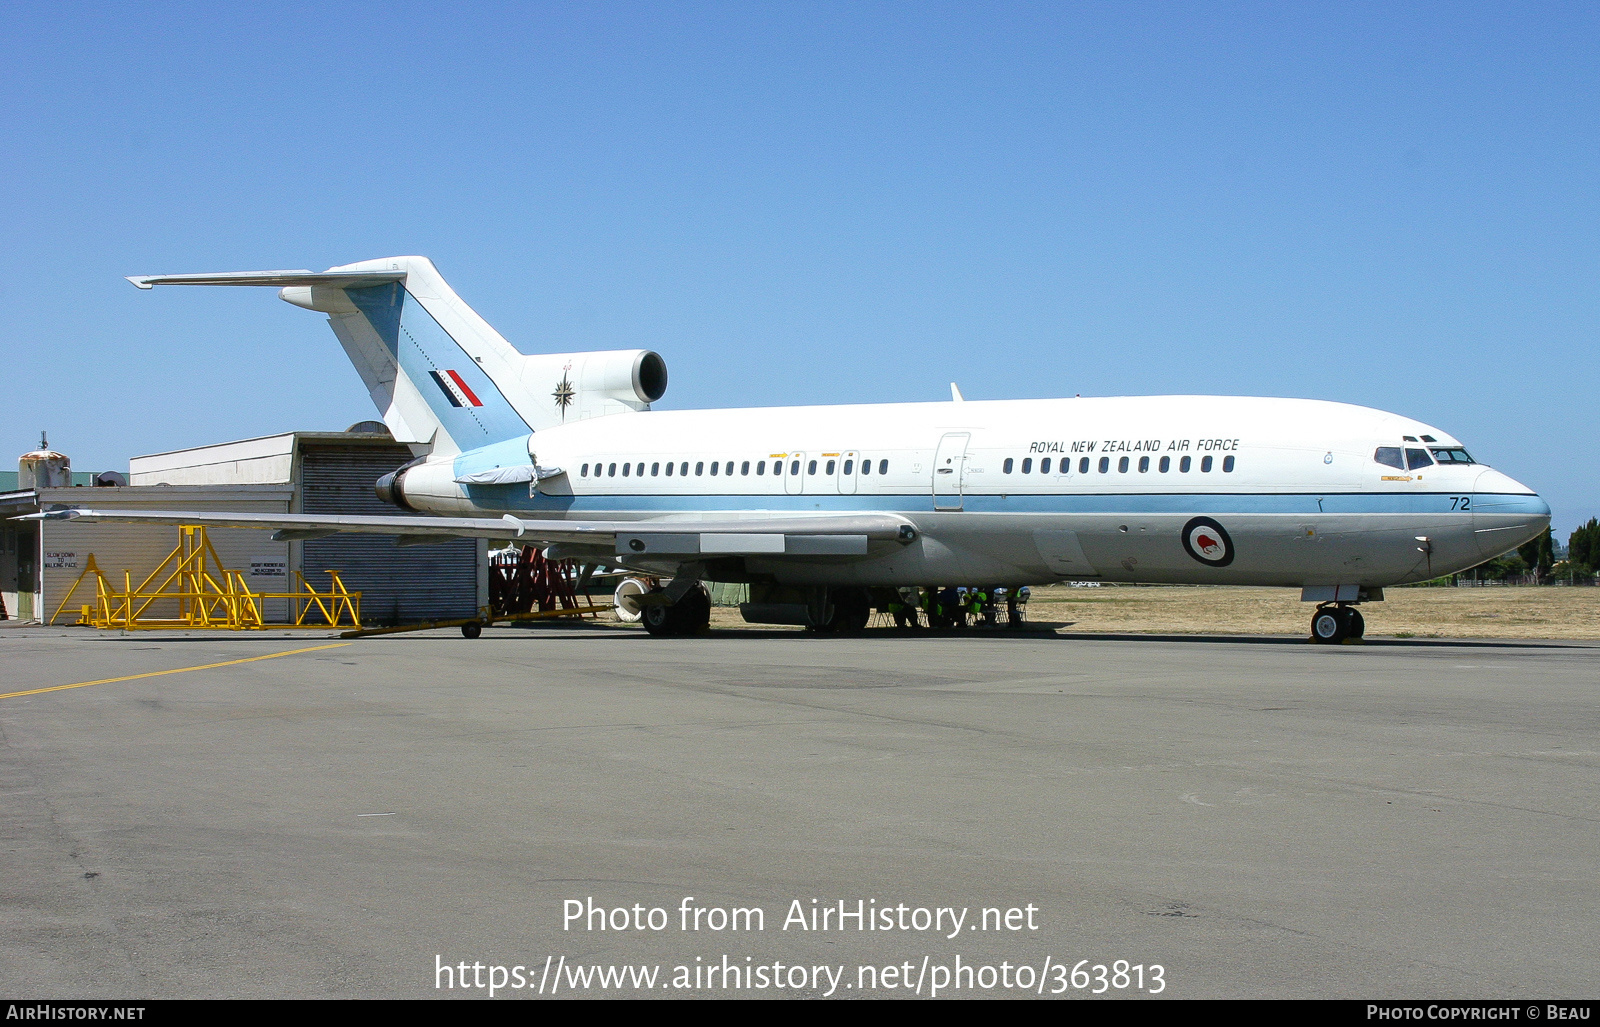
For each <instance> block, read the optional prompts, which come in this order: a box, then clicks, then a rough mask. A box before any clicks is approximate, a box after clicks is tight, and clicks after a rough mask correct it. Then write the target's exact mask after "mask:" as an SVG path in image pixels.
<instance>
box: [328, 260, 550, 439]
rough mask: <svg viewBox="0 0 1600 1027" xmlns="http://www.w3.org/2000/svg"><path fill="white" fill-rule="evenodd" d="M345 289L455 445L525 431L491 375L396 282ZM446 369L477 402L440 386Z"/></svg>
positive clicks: (523, 423)
mask: <svg viewBox="0 0 1600 1027" xmlns="http://www.w3.org/2000/svg"><path fill="white" fill-rule="evenodd" d="M344 292H345V295H346V296H349V297H350V302H352V303H354V304H355V305H356V307H357V309H359V310H360V311H361V313H362V314H364V315H366V318H367V321H368V322H369V323H371V325H372V328H373V330H374V331H376V332H377V333H378V337H379V338H381V339H382V340H383V344H384V345H385V346H387V347H389V351H390V352H391V353H393V354H394V357H395V360H396V361H397V362H398V363H399V364H400V370H401V371H402V372H404V374H405V375H406V377H407V378H409V379H411V384H413V385H415V386H416V387H417V391H418V392H420V393H421V394H422V398H423V400H424V401H425V402H426V403H427V404H428V409H429V410H430V411H432V412H433V416H434V417H436V418H437V419H438V421H439V424H440V425H442V426H443V427H444V430H445V431H447V432H449V433H450V437H451V438H452V439H454V440H455V443H456V445H457V446H459V447H461V448H462V449H463V450H467V449H476V448H477V447H479V446H485V445H489V444H490V443H495V442H503V441H505V440H506V439H511V438H515V437H517V436H519V435H526V434H528V432H529V430H530V429H529V427H528V424H527V422H525V421H524V420H523V419H522V418H521V416H519V415H518V414H517V412H516V410H515V409H513V407H512V406H511V403H510V402H509V401H508V400H507V399H506V397H505V396H504V395H503V394H502V393H501V392H500V389H499V387H498V386H497V385H495V383H494V380H493V379H491V378H490V377H489V376H488V374H486V373H485V372H484V370H483V368H481V367H479V366H478V362H477V361H476V360H474V359H472V356H471V355H470V354H469V353H467V351H466V350H464V349H462V348H461V344H460V343H458V342H456V340H455V339H454V338H452V337H451V336H450V333H449V332H447V331H445V330H444V328H443V327H442V326H441V325H440V324H439V322H438V321H436V320H434V318H433V315H432V314H430V313H428V310H427V308H426V307H424V306H423V305H422V304H421V303H420V302H418V300H417V299H416V297H414V296H412V295H411V294H410V293H409V292H407V291H406V290H405V289H403V288H401V286H400V284H399V283H398V282H396V283H393V284H390V285H374V286H370V287H368V288H365V289H346V290H345V291H344ZM446 371H454V372H455V373H456V374H458V375H460V376H461V380H462V381H464V382H466V383H467V388H469V389H471V390H472V393H473V395H474V396H476V397H477V398H478V401H479V402H480V403H481V404H482V406H470V405H463V404H461V403H460V402H458V401H457V400H456V399H455V397H454V396H453V395H452V394H451V393H450V391H449V389H447V388H446V387H445V384H444V373H445V372H446Z"/></svg>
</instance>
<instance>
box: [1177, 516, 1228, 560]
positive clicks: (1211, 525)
mask: <svg viewBox="0 0 1600 1027" xmlns="http://www.w3.org/2000/svg"><path fill="white" fill-rule="evenodd" d="M1183 551H1184V552H1186V553H1188V554H1189V555H1190V556H1192V557H1194V558H1195V559H1196V560H1199V561H1200V562H1201V563H1203V564H1205V565H1206V566H1207V567H1226V566H1228V564H1230V563H1232V562H1233V539H1231V538H1229V537H1228V532H1227V531H1226V530H1225V529H1224V528H1223V527H1222V525H1220V524H1218V523H1217V522H1216V521H1214V520H1212V519H1211V518H1209V517H1196V518H1194V519H1192V520H1191V521H1189V523H1188V524H1185V525H1184V526H1183Z"/></svg>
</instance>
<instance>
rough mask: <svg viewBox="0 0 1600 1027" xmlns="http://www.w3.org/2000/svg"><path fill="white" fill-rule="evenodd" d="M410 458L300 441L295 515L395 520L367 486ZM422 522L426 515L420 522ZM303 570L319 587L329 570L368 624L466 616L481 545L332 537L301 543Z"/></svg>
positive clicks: (390, 449) (399, 449) (393, 451)
mask: <svg viewBox="0 0 1600 1027" xmlns="http://www.w3.org/2000/svg"><path fill="white" fill-rule="evenodd" d="M410 460H411V451H410V450H409V449H407V448H406V447H405V446H402V445H393V446H374V445H359V446H340V445H338V444H330V445H322V444H317V445H312V444H309V443H304V442H303V443H302V446H301V456H300V487H301V512H302V513H315V514H373V515H379V516H389V517H393V516H395V515H396V514H397V513H399V512H400V511H397V510H396V509H395V508H394V507H392V506H387V505H385V504H384V503H383V502H382V501H381V500H379V499H378V497H377V495H376V494H374V492H373V483H374V482H376V481H377V480H378V479H379V478H380V477H382V476H383V475H385V474H388V473H389V472H390V471H392V470H394V469H395V468H397V467H399V466H401V465H402V464H405V463H407V462H409V461H410ZM418 519H419V520H421V521H424V522H425V521H426V520H427V519H426V518H424V517H419V518H418ZM301 546H302V549H301V552H302V556H301V569H302V570H301V572H302V573H303V574H305V576H306V580H307V581H310V582H311V583H312V584H313V586H314V587H316V588H318V589H320V588H321V587H322V586H323V585H324V584H326V583H327V580H328V576H327V575H326V574H324V573H323V571H325V570H326V569H328V568H335V569H337V570H338V571H339V576H340V578H341V579H342V580H343V581H344V584H345V587H346V588H348V589H350V590H351V591H352V592H353V591H356V590H358V589H359V590H360V591H361V592H362V596H361V619H362V621H363V622H365V623H368V624H378V623H391V622H392V623H400V622H406V621H417V620H430V619H434V618H439V619H444V618H455V617H471V616H473V615H474V614H475V613H477V610H478V604H479V599H478V591H479V578H480V577H481V576H482V572H481V571H480V569H479V565H480V564H481V563H482V562H483V559H482V556H481V555H480V553H481V550H482V549H483V544H482V543H481V542H479V541H478V540H477V539H470V538H463V539H455V540H452V541H450V542H442V543H439V544H438V545H430V546H406V547H404V548H402V547H400V546H397V545H395V538H394V536H393V535H331V536H329V537H327V538H320V539H310V540H307V541H306V542H303V543H301Z"/></svg>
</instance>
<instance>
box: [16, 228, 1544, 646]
mask: <svg viewBox="0 0 1600 1027" xmlns="http://www.w3.org/2000/svg"><path fill="white" fill-rule="evenodd" d="M129 281H131V282H133V284H135V285H137V286H138V287H139V288H141V289H148V288H151V287H152V286H155V285H252V286H275V287H277V288H279V290H280V292H279V295H280V296H281V297H282V298H283V299H285V300H287V301H288V302H290V303H293V304H295V305H296V306H300V307H305V308H306V309H308V310H315V311H318V312H320V313H324V314H326V315H328V321H329V323H330V324H331V325H332V326H333V330H334V334H336V335H337V336H338V337H339V341H340V342H341V343H342V344H343V345H344V348H345V352H346V353H347V354H349V357H350V359H351V361H352V362H353V363H354V364H355V366H356V369H357V370H358V371H359V372H360V374H361V377H362V380H363V381H364V382H365V383H366V386H367V388H368V390H369V391H370V392H371V395H372V398H373V401H374V402H375V403H376V404H377V406H378V409H379V410H380V411H382V412H383V419H384V422H385V423H386V424H387V425H388V427H389V429H390V431H391V432H392V433H393V435H394V437H395V438H396V439H397V440H399V441H401V442H404V443H407V444H409V445H410V446H411V448H412V451H413V453H414V454H415V455H416V459H415V460H413V461H412V462H410V463H408V464H406V465H405V466H404V467H400V468H397V469H396V470H395V471H394V472H393V473H390V474H387V475H385V476H384V477H383V478H381V479H380V480H379V481H378V482H377V483H376V488H377V491H378V493H379V495H380V496H382V498H383V499H384V500H386V501H388V502H390V503H392V504H394V505H395V506H397V507H400V508H403V509H405V510H409V511H415V512H422V513H427V514H432V515H435V516H434V517H433V518H431V519H425V520H424V519H419V518H417V517H414V516H408V517H402V516H396V517H341V516H332V515H320V516H319V515H280V514H243V513H238V514H217V513H195V512H185V511H170V510H150V511H128V510H118V511H96V510H92V509H76V510H63V511H53V512H50V513H45V514H40V515H35V516H44V517H58V516H59V517H77V518H83V519H86V520H99V521H124V522H146V523H149V522H154V523H170V524H211V525H226V526H234V527H258V528H273V529H278V531H279V535H278V537H280V538H310V537H315V536H318V535H325V534H331V533H334V532H340V531H355V532H375V533H381V534H397V535H411V536H416V535H419V534H426V535H457V536H473V537H478V538H488V539H496V540H505V541H517V542H523V543H535V544H538V545H541V546H547V547H549V555H551V556H553V557H562V558H564V557H573V558H576V559H577V560H578V561H579V562H581V563H583V564H587V565H590V566H596V565H605V566H610V567H621V568H627V569H631V570H634V571H638V572H641V573H643V574H647V575H651V576H655V577H659V578H662V579H669V582H668V584H667V585H666V586H665V588H662V589H660V590H658V591H657V592H655V593H650V594H647V595H645V596H642V597H641V605H642V612H643V614H644V617H643V619H644V622H645V626H646V627H647V628H648V629H649V630H650V631H651V632H652V633H653V634H677V633H689V632H693V631H698V630H700V629H701V628H703V627H704V626H705V625H706V623H707V621H708V618H709V613H710V605H709V600H708V599H707V597H706V594H705V591H704V589H703V588H702V587H701V584H700V583H701V582H706V581H724V582H748V583H749V584H750V588H751V602H750V603H748V604H746V605H745V606H744V607H743V612H744V614H745V617H746V619H747V620H750V621H753V622H756V623H785V624H797V623H798V624H806V625H809V626H811V627H815V628H819V629H839V628H859V627H860V626H862V625H864V624H865V623H866V621H867V617H868V615H869V611H870V609H871V607H872V606H873V605H879V606H882V605H883V604H885V603H887V602H889V601H890V600H891V598H892V597H893V595H894V594H895V589H897V588H898V587H903V586H925V587H930V586H936V585H944V584H952V583H953V584H960V585H968V586H982V587H1011V588H1015V587H1017V586H1021V585H1025V584H1040V583H1044V582H1055V581H1063V580H1083V581H1108V582H1152V583H1157V582H1162V583H1183V584H1214V585H1278V586H1284V587H1292V588H1299V589H1301V598H1302V599H1303V600H1305V601H1307V602H1315V603H1317V604H1318V605H1317V607H1316V612H1315V614H1314V616H1313V619H1312V638H1313V639H1314V640H1316V641H1320V642H1337V641H1340V640H1342V639H1343V638H1345V637H1347V636H1351V635H1356V636H1359V635H1360V634H1361V632H1362V630H1363V621H1362V619H1361V616H1360V614H1359V613H1357V612H1356V611H1355V609H1354V608H1355V606H1356V605H1358V604H1360V603H1362V602H1375V601H1378V600H1381V599H1382V598H1383V588H1384V587H1385V586H1387V585H1395V584H1399V583H1403V582H1411V581H1421V580H1426V579H1429V578H1433V577H1437V576H1440V575H1443V574H1449V573H1452V572H1455V571H1459V570H1464V569H1466V568H1468V567H1472V566H1474V565H1476V564H1479V563H1481V562H1483V561H1484V560H1486V559H1488V558H1491V557H1494V556H1498V555H1499V554H1501V553H1504V552H1507V551H1508V550H1510V549H1512V548H1514V547H1516V546H1518V545H1521V544H1522V543H1524V542H1527V541H1529V540H1530V539H1533V538H1535V537H1537V536H1538V535H1539V534H1540V533H1542V532H1543V531H1544V530H1545V528H1546V526H1547V525H1548V524H1549V521H1550V508H1549V506H1548V505H1546V503H1545V502H1544V501H1543V500H1542V499H1540V498H1539V496H1538V495H1536V494H1535V493H1534V492H1533V491H1532V490H1531V489H1529V488H1527V487H1525V486H1523V485H1521V484H1519V483H1517V482H1516V481H1513V480H1512V479H1511V478H1509V477H1507V476H1506V475H1504V474H1502V473H1500V472H1499V471H1496V470H1492V469H1491V468H1489V467H1486V466H1484V465H1482V464H1480V463H1478V462H1476V461H1475V460H1474V459H1473V458H1472V456H1471V455H1470V454H1469V453H1468V451H1467V449H1466V447H1465V446H1464V445H1463V444H1462V443H1461V442H1460V440H1458V439H1456V438H1454V437H1452V436H1451V435H1449V434H1448V433H1447V432H1444V431H1442V430H1440V429H1438V428H1435V427H1432V426H1431V425H1427V424H1423V423H1421V422H1419V421H1414V420H1412V419H1410V418H1407V417H1402V416H1399V415H1397V414H1389V413H1384V412H1382V411H1379V410H1373V409H1369V408H1366V407H1358V406H1350V405H1346V404H1341V403H1330V402H1322V401H1313V400H1292V399H1252V398H1241V397H1223V396H1150V397H1114V398H1093V399H1083V398H1073V399H1053V400H1015V401H997V402H964V401H962V400H961V397H960V394H959V392H957V391H956V390H955V388H954V387H953V386H952V390H951V391H952V400H951V401H950V402H938V403H901V404H883V405H865V406H818V407H776V408H748V409H731V410H685V411H672V412H651V411H650V404H652V403H654V402H656V401H657V400H659V399H660V398H661V396H662V394H663V393H664V392H665V390H666V386H667V370H666V365H665V363H664V362H663V361H662V359H661V358H660V357H659V356H658V355H656V354H655V353H652V352H649V351H645V350H629V351H608V352H594V353H570V354H560V355H537V356H530V355H525V354H523V353H521V352H519V351H518V350H516V349H515V348H514V347H512V346H511V344H510V343H508V342H506V340H505V339H503V338H502V337H501V336H500V335H499V333H497V332H496V331H495V330H494V329H493V328H491V327H490V326H489V325H488V324H487V323H486V322H485V321H484V320H483V319H482V318H480V317H479V316H478V315H477V314H476V313H475V312H474V311H473V310H472V309H471V308H470V307H468V306H467V305H466V304H465V303H464V302H462V300H461V299H460V298H459V297H458V296H457V295H456V294H455V292H454V291H452V290H451V288H450V286H449V285H447V284H446V283H445V281H444V279H443V278H442V277H440V275H439V273H438V271H437V270H436V269H435V268H434V266H433V264H432V263H431V262H430V261H428V260H427V259H425V258H422V257H392V258H385V259H382V260H370V261H363V262H361V263H357V264H349V265H346V266H343V267H336V268H332V269H330V270H328V271H323V272H310V271H261V272H238V273H226V274H201V275H164V276H151V277H135V278H130V279H129Z"/></svg>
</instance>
